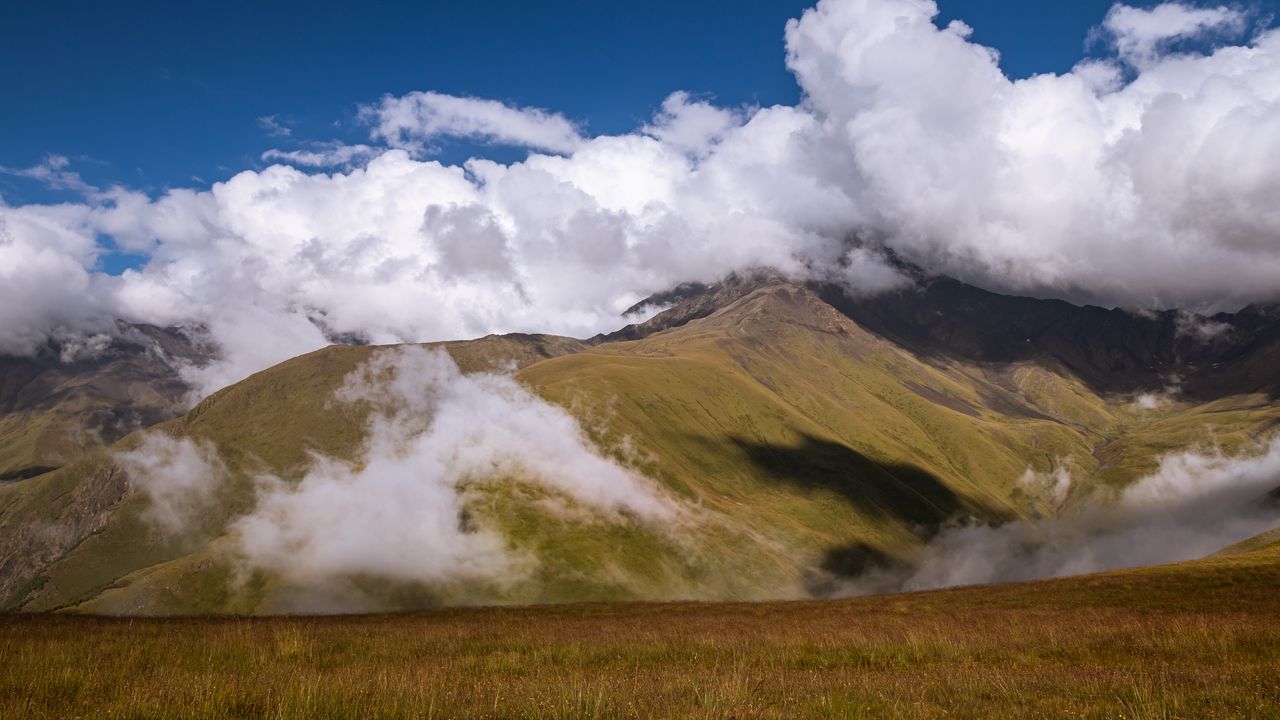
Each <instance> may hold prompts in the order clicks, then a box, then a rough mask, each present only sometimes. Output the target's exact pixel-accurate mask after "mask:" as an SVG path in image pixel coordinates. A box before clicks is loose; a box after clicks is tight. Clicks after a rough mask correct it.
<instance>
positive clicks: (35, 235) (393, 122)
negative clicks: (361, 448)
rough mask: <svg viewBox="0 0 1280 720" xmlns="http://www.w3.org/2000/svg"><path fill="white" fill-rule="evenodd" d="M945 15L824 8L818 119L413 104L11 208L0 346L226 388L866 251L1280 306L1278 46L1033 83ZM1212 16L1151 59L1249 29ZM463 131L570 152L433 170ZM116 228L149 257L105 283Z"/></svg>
mask: <svg viewBox="0 0 1280 720" xmlns="http://www.w3.org/2000/svg"><path fill="white" fill-rule="evenodd" d="M1157 11H1159V8H1157V9H1156V10H1153V11H1152V12H1157ZM1117 12H1119V11H1117ZM1143 12H1146V11H1143ZM1167 12H1170V11H1159V12H1158V13H1157V14H1158V15H1159V16H1160V17H1163V14H1160V13H1164V14H1167ZM1171 12H1173V14H1174V15H1175V16H1177V17H1183V20H1185V19H1186V18H1185V16H1184V15H1178V13H1179V12H1181V11H1177V10H1175V11H1171ZM1215 12H1216V11H1215ZM936 14H937V8H936V6H935V4H934V3H933V2H931V1H930V0H824V1H823V2H820V3H819V4H818V6H817V7H816V8H814V9H813V10H811V11H809V12H807V13H805V15H804V16H803V17H802V18H800V19H799V20H796V21H793V22H791V23H790V24H788V26H787V31H786V40H787V55H786V62H787V65H788V66H789V67H790V68H791V70H792V71H793V72H794V74H795V76H796V78H797V81H798V82H799V84H800V87H801V88H802V89H803V91H804V101H803V103H802V104H801V105H800V106H798V107H787V106H775V107H767V108H748V109H724V108H718V107H716V106H714V105H712V104H711V103H710V102H708V101H706V100H698V99H694V98H692V97H691V96H690V95H688V94H687V93H675V94H673V95H671V96H669V97H668V98H667V99H666V101H665V102H664V103H663V105H662V108H661V110H660V111H659V112H658V113H657V115H656V116H655V117H654V118H653V119H652V120H651V121H650V122H648V123H645V124H644V125H643V126H642V127H641V128H640V129H638V130H637V131H636V132H634V133H629V134H623V135H616V136H597V137H583V136H581V134H580V131H579V129H578V128H577V127H575V126H574V125H573V123H571V122H570V121H568V120H567V119H565V118H564V117H562V116H560V115H556V114H554V113H551V112H548V111H543V110H531V109H522V108H514V107H510V106H507V105H504V104H502V103H498V102H495V101H489V100H479V99H474V98H457V97H452V96H447V95H440V94H437V93H411V94H409V95H406V96H403V97H400V98H396V97H387V98H384V99H383V100H382V101H381V102H380V103H378V104H377V105H375V106H371V107H369V108H367V109H366V110H365V111H364V114H365V117H366V119H368V120H369V121H370V122H371V123H372V134H373V136H374V138H375V140H377V141H379V142H383V143H386V144H387V145H392V146H403V147H392V148H387V147H385V146H384V147H377V148H376V149H369V150H366V149H365V148H364V146H350V147H351V148H353V149H347V146H342V145H340V144H337V143H330V144H327V145H326V144H319V145H314V146H308V145H304V146H302V148H301V150H297V151H269V154H268V155H267V156H265V157H266V158H267V159H269V160H270V159H279V160H287V161H289V162H290V163H292V164H294V165H298V166H302V167H301V168H299V167H286V166H282V165H276V166H272V167H268V168H266V169H263V170H261V171H246V172H242V173H240V174H238V175H236V176H234V177H232V178H231V179H229V180H227V181H225V182H220V183H215V184H213V185H212V186H211V187H209V188H207V189H200V190H195V189H174V190H170V191H168V192H166V193H164V194H163V195H161V196H159V197H156V198H150V197H147V196H146V195H143V194H141V193H135V192H128V191H123V190H118V189H117V190H111V191H108V192H106V193H102V194H100V195H98V196H95V197H91V198H88V199H87V200H86V202H85V203H82V204H71V205H59V206H38V205H32V206H25V207H18V208H14V207H7V206H0V217H3V218H4V220H3V221H4V222H5V227H6V232H7V235H5V236H4V237H6V238H7V240H4V241H3V242H4V243H5V244H4V245H3V246H0V252H3V253H7V254H8V258H9V260H10V262H9V263H8V264H7V265H6V266H5V267H3V268H0V273H8V274H9V275H8V276H9V277H11V278H12V283H13V284H11V285H4V286H0V296H3V298H4V299H10V302H8V303H7V304H6V305H4V306H3V309H0V349H6V350H9V351H15V350H17V351H22V350H24V349H30V348H31V347H32V346H33V344H34V343H38V342H39V340H40V337H41V334H42V333H46V334H47V333H49V332H53V331H54V330H55V329H56V328H77V327H88V326H90V325H94V324H95V323H97V324H99V325H101V324H102V323H103V318H109V317H111V316H120V317H123V318H125V319H127V320H133V321H147V322H155V323H173V322H188V323H192V324H199V325H203V326H206V327H208V328H210V329H211V331H212V333H213V338H214V339H215V340H216V341H217V342H218V343H219V344H221V345H222V347H223V349H224V359H223V361H222V362H220V363H216V364H214V365H212V366H210V367H208V368H205V369H204V370H201V371H193V373H194V374H193V377H194V378H195V379H196V380H197V381H198V382H199V383H200V388H201V389H202V390H203V391H209V390H212V389H215V388H216V387H217V386H218V385H219V384H221V383H225V382H230V381H232V380H234V379H237V378H240V377H243V376H245V375H247V374H248V373H250V372H253V371H256V370H259V369H261V368H262V367H263V366H264V365H265V364H269V363H271V362H275V361H277V360H281V359H284V358H286V357H289V356H292V355H294V354H297V353H300V352H305V351H308V350H312V349H315V348H316V347H318V346H320V345H322V344H324V343H325V342H327V340H326V336H329V337H333V336H339V335H359V336H362V337H365V338H367V339H369V340H371V341H374V342H388V343H389V342H403V341H431V340H440V339H449V338H460V337H474V336H479V335H484V334H487V333H490V332H512V331H542V332H555V333H561V334H568V335H577V336H590V335H593V334H595V333H597V332H601V331H607V330H611V329H614V328H616V326H617V324H618V323H619V318H618V313H620V312H621V311H622V310H624V309H625V308H627V307H630V306H631V304H633V303H634V302H636V301H638V300H640V299H642V298H643V297H644V296H646V295H647V294H650V293H653V292H658V291H661V290H665V289H668V288H670V287H672V286H674V285H677V284H679V283H682V282H689V281H702V282H712V281H715V280H717V279H719V278H720V277H722V276H723V275H724V274H726V273H728V272H731V271H734V270H740V269H744V268H748V267H752V266H758V265H767V266H774V267H777V268H779V269H780V270H782V271H783V272H785V273H789V274H793V275H797V276H806V277H815V276H816V277H821V278H831V279H838V280H841V281H843V282H845V283H846V285H848V286H850V287H852V288H854V289H859V290H862V291H865V292H874V291H877V290H882V289H884V288H887V287H893V286H895V285H896V284H898V283H900V282H901V278H900V277H899V276H898V274H897V273H895V272H894V271H893V270H892V269H891V268H889V267H888V266H887V265H886V264H885V263H884V262H883V260H882V259H881V257H880V255H879V254H878V253H876V252H872V251H869V250H867V249H851V248H850V246H849V245H848V244H847V242H846V240H847V239H848V238H849V237H851V236H860V237H864V238H871V239H875V240H879V241H883V242H884V243H885V244H887V245H888V246H889V247H891V248H893V249H895V250H896V251H898V252H899V253H901V254H903V255H904V256H906V257H907V258H908V259H911V260H914V261H916V262H919V263H921V264H923V265H924V266H925V267H927V268H929V269H932V270H934V271H938V272H945V273H950V274H954V275H957V276H959V277H961V278H962V279H965V280H969V281H973V282H977V283H978V284H981V285H985V286H988V287H991V288H992V289H996V290H1013V291H1019V292H1026V293H1034V294H1042V295H1055V296H1065V297H1068V298H1071V299H1076V300H1091V301H1095V302H1102V303H1120V304H1127V305H1138V306H1151V305H1184V306H1218V307H1228V306H1231V305H1233V304H1243V303H1244V302H1247V301H1253V300H1265V299H1272V298H1275V297H1276V295H1277V292H1278V291H1277V288H1280V245H1277V242H1280V241H1277V238H1280V207H1278V206H1277V205H1276V203H1275V202H1274V198H1275V197H1277V196H1280V166H1278V165H1277V164H1276V163H1274V162H1272V161H1271V158H1273V157H1276V156H1278V155H1280V32H1276V31H1271V32H1266V33H1263V34H1261V35H1259V36H1257V37H1255V38H1253V39H1252V40H1250V41H1249V42H1248V43H1247V44H1243V45H1237V46H1223V47H1217V48H1216V49H1213V50H1211V51H1206V52H1189V53H1184V54H1179V55H1168V54H1164V51H1165V48H1166V47H1167V44H1161V43H1160V42H1156V41H1153V42H1154V44H1152V45H1151V47H1152V48H1153V50H1152V52H1153V53H1154V55H1153V56H1152V57H1151V58H1150V59H1149V61H1148V62H1144V63H1143V64H1142V65H1141V66H1140V67H1136V68H1129V67H1127V66H1123V65H1122V64H1121V61H1120V60H1119V59H1112V60H1102V61H1097V60H1094V61H1090V62H1088V63H1084V64H1082V65H1081V66H1079V67H1078V68H1077V69H1075V70H1074V71H1072V72H1070V73H1066V74H1062V75H1042V76H1037V77H1033V78H1028V79H1025V80H1017V81H1015V80H1010V79H1009V78H1008V77H1006V76H1005V75H1004V74H1003V73H1002V72H1001V71H1000V69H999V66H998V64H997V62H996V54H995V52H994V51H992V50H989V49H987V48H983V47H980V46H978V45H975V44H974V43H973V42H972V41H971V40H970V34H969V28H968V27H967V26H965V25H963V24H961V23H952V24H951V25H949V26H947V27H945V28H939V27H937V26H936V25H935V24H934V18H935V17H936ZM1142 17H1145V16H1142ZM1194 17H1196V18H1200V19H1199V20H1195V21H1194V22H1192V21H1187V22H1183V23H1182V25H1177V23H1174V25H1173V27H1174V29H1173V30H1170V29H1169V26H1164V29H1162V30H1159V31H1156V30H1151V29H1149V28H1148V29H1146V30H1142V32H1144V33H1146V34H1145V35H1143V37H1147V38H1153V37H1155V36H1156V35H1159V34H1160V33H1164V34H1165V35H1164V37H1166V38H1168V37H1172V36H1171V35H1169V33H1174V32H1176V33H1178V34H1179V35H1181V36H1186V35H1188V34H1194V33H1200V35H1202V36H1203V35H1204V33H1203V32H1201V31H1202V30H1203V29H1204V28H1218V29H1221V28H1223V27H1225V26H1226V25H1227V24H1228V23H1227V22H1226V21H1225V20H1224V21H1222V22H1218V21H1216V20H1214V19H1213V17H1217V18H1219V19H1221V18H1223V17H1226V15H1223V14H1221V13H1219V14H1217V15H1214V16H1213V17H1209V16H1200V15H1194ZM1119 22H1120V21H1114V22H1113V24H1116V27H1118V28H1119V27H1121V25H1118V24H1117V23H1119ZM1133 22H1134V21H1131V24H1132V23H1133ZM1188 22H1190V25H1188ZM1197 23H1198V24H1197ZM1139 24H1141V23H1139ZM1192 26H1194V27H1192ZM1144 27H1145V26H1144ZM1178 27H1181V28H1182V29H1181V30H1178V29H1177V28H1178ZM1188 28H1190V29H1188ZM1195 28H1200V30H1196V29H1195ZM1132 32H1133V33H1137V32H1139V31H1138V30H1134V31H1132ZM1215 33H1217V31H1216V30H1215V31H1214V32H1212V33H1210V34H1209V36H1204V37H1202V38H1201V39H1202V40H1206V41H1208V39H1212V37H1216V34H1215ZM1131 34H1132V33H1131ZM1132 36H1133V37H1137V35H1132ZM445 136H464V137H467V138H472V139H479V140H488V141H491V142H505V143H512V144H518V145H523V146H527V147H531V148H533V149H535V150H537V149H542V150H546V151H548V152H549V153H552V154H542V153H539V152H532V153H530V154H529V155H528V156H527V157H526V158H525V159H524V160H522V161H519V162H514V163H510V164H501V163H496V162H493V161H490V160H485V159H479V158H477V159H473V160H470V161H468V162H467V163H465V164H464V165H462V166H450V165H443V164H441V163H438V162H433V161H425V160H422V159H419V158H417V157H415V154H414V153H416V152H418V151H420V150H421V149H422V148H424V147H426V146H427V145H429V144H430V143H431V142H432V141H433V140H434V139H438V138H441V137H445ZM307 152H314V153H315V156H314V157H312V156H310V155H306V154H305V153H307ZM312 162H314V163H326V164H327V163H330V162H333V163H336V165H335V167H338V168H341V171H340V172H320V171H307V170H306V167H308V166H309V163H312ZM102 235H108V236H110V237H111V238H112V239H113V240H114V241H115V242H116V244H117V245H119V246H120V247H122V248H124V249H126V250H130V251H133V252H144V253H147V254H149V255H150V256H151V258H152V259H151V262H150V263H149V264H147V265H146V266H145V267H144V268H141V269H139V270H134V271H128V272H126V273H124V275H123V276H121V277H119V278H107V277H105V276H103V275H101V274H98V273H94V272H92V271H91V270H89V268H92V267H94V263H95V262H96V261H97V254H98V253H99V250H98V249H97V244H96V243H97V239H98V238H99V237H100V236H102ZM264 338H270V341H269V342H267V341H264Z"/></svg>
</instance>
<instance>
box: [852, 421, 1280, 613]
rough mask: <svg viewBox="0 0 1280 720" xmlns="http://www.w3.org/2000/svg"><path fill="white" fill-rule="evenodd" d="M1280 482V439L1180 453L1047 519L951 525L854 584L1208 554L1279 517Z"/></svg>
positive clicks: (989, 578) (895, 587)
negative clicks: (908, 563)
mask: <svg viewBox="0 0 1280 720" xmlns="http://www.w3.org/2000/svg"><path fill="white" fill-rule="evenodd" d="M1028 477H1029V478H1030V477H1033V476H1031V475H1029V476H1028ZM1049 479H1050V484H1049V488H1050V492H1052V493H1053V495H1054V497H1055V498H1056V499H1057V501H1058V502H1061V500H1062V499H1063V498H1065V497H1066V491H1067V490H1068V489H1069V488H1070V481H1069V479H1067V478H1065V477H1063V476H1062V475H1061V473H1059V474H1057V475H1055V476H1052V477H1051V478H1049ZM1025 482H1027V480H1025V479H1024V483H1025ZM1277 487H1280V439H1278V440H1274V441H1272V442H1271V443H1270V444H1269V445H1266V446H1265V447H1263V448H1260V451H1259V452H1257V453H1255V454H1252V455H1245V456H1240V457H1231V456H1227V455H1224V454H1222V453H1221V452H1195V451H1190V452H1183V453H1176V454H1173V455H1169V456H1167V457H1165V458H1164V459H1163V460H1162V461H1161V463H1160V467H1159V469H1158V470H1156V472H1154V473H1152V474H1151V475H1149V476H1147V477H1144V478H1142V479H1141V480H1139V481H1138V482H1136V483H1134V484H1133V485H1131V486H1130V487H1128V488H1126V489H1125V490H1124V491H1123V492H1121V493H1120V495H1119V497H1118V498H1111V497H1097V496H1095V497H1092V498H1090V499H1088V500H1086V501H1085V502H1084V503H1082V504H1080V505H1078V506H1076V507H1075V508H1068V509H1066V510H1064V511H1063V512H1062V514H1060V515H1057V516H1055V517H1052V518H1050V519H1047V520H1040V521H1019V522H1012V523H1008V524H1006V525H1002V526H999V527H992V526H987V525H959V526H954V527H951V528H949V529H946V530H944V531H942V532H941V533H940V534H939V535H938V536H937V537H935V538H934V539H933V540H932V541H930V543H929V544H928V546H927V547H926V548H925V549H924V550H923V552H922V553H921V554H920V557H918V558H917V559H916V565H915V567H914V568H912V569H910V570H884V569H879V570H873V571H872V572H871V573H869V574H867V575H866V576H864V577H863V578H861V579H859V580H857V581H855V582H853V583H851V585H850V586H849V588H848V589H849V591H850V592H851V593H852V594H865V593H877V592H896V591H899V590H906V591H910V590H927V589H934V588H942V587H951V586H956V585H977V584H987V583H998V582H1015V581H1023V580H1039V579H1043V578H1052V577H1062V576H1066V575H1079V574H1084V573H1091V572H1099V571H1103V570H1112V569H1116V568H1124V567H1133V566H1140V565H1155V564H1160V563H1169V562H1177V561H1182V560H1191V559H1196V558H1201V557H1204V556H1206V555H1209V554H1212V553H1214V552H1217V551H1219V550H1222V549H1223V548H1225V547H1228V546H1230V545H1233V544H1235V543H1237V542H1240V541H1242V540H1246V539H1248V538H1250V537H1253V536H1254V535H1258V534H1260V533H1263V532H1266V531H1268V530H1271V529H1273V528H1275V527H1276V526H1278V525H1280V501H1278V500H1277V499H1276V498H1275V496H1274V495H1273V494H1272V493H1273V491H1274V490H1276V488H1277Z"/></svg>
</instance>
